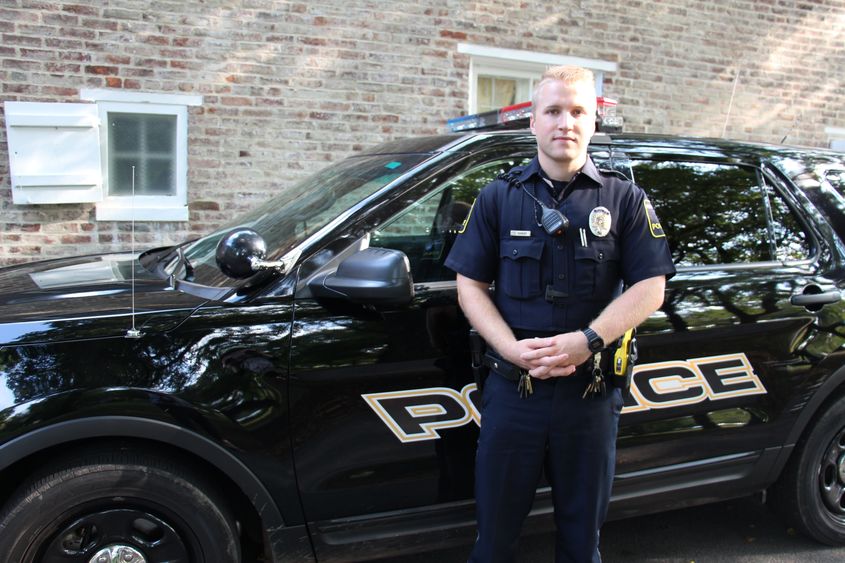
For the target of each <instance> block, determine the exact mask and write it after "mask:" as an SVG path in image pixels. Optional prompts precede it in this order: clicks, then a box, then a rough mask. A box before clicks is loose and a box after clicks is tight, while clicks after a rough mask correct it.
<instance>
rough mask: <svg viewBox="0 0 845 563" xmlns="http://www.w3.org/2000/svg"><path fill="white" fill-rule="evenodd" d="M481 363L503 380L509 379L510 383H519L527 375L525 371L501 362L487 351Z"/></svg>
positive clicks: (496, 356)
mask: <svg viewBox="0 0 845 563" xmlns="http://www.w3.org/2000/svg"><path fill="white" fill-rule="evenodd" d="M481 362H482V363H483V364H484V365H485V366H487V367H488V368H490V369H492V370H493V371H495V372H496V373H498V374H499V375H501V376H502V377H504V378H505V379H510V380H511V381H519V380H520V379H521V378H522V377H524V376H526V375H528V371H527V370H524V369H522V368H521V367H519V366H517V365H514V364H512V363H510V362H509V361H507V360H503V359H502V358H500V357H499V356H498V355H497V354H494V353H493V352H491V351H489V350H488V351H487V353H486V354H484V358H482V360H481Z"/></svg>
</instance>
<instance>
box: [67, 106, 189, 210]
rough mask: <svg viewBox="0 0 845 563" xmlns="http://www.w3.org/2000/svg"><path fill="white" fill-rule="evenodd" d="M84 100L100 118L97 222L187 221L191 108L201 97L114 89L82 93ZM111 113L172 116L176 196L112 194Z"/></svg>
mask: <svg viewBox="0 0 845 563" xmlns="http://www.w3.org/2000/svg"><path fill="white" fill-rule="evenodd" d="M81 97H82V98H83V99H86V100H90V101H94V102H96V103H97V108H98V112H99V116H100V123H101V127H100V162H101V166H102V170H103V199H102V201H100V202H98V203H97V204H96V220H97V221H134V220H139V221H187V220H188V107H190V106H198V105H201V104H202V96H189V95H178V94H149V93H141V92H122V91H114V90H83V91H82V95H81ZM109 113H125V114H146V115H172V116H175V117H176V145H175V147H174V151H175V161H174V167H175V169H174V178H175V188H176V192H175V194H173V195H134V196H133V195H112V194H111V193H110V189H109V184H110V182H111V180H112V175H110V174H109V154H108V150H109V134H110V132H109V127H108V116H109Z"/></svg>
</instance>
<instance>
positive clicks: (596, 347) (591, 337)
mask: <svg viewBox="0 0 845 563" xmlns="http://www.w3.org/2000/svg"><path fill="white" fill-rule="evenodd" d="M581 332H583V333H584V336H586V337H587V348H589V349H590V352H592V353H594V354H595V353H596V352H600V351H601V350H603V349H604V340H602V339H601V336H599V335H598V334H597V333H596V331H594V330H593V329H591V328H590V327H587V328H582V329H581Z"/></svg>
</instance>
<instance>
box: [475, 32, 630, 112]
mask: <svg viewBox="0 0 845 563" xmlns="http://www.w3.org/2000/svg"><path fill="white" fill-rule="evenodd" d="M458 53H462V54H465V55H469V56H470V64H469V74H470V75H469V104H468V105H469V113H470V114H473V113H476V112H477V107H478V106H477V102H476V98H477V96H476V91H475V89H476V84H477V83H478V75H480V74H482V75H485V74H486V75H489V74H492V75H498V76H513V77H515V78H538V77H539V76H540V75H541V74H542V73H543V71H545V70H546V69H547V68H548V67H550V66H555V65H575V66H581V67H584V68H588V69H590V70H592V71H593V74H594V75H595V77H596V93H597V94H598V95H599V96H601V95H602V92H603V82H604V73H605V72H616V70H617V64H616V63H614V62H612V61H603V60H600V59H585V58H581V57H570V56H566V55H555V54H553V53H540V52H537V51H520V50H517V49H502V48H499V47H486V46H484V45H474V44H471V43H458ZM518 101H519V100H518ZM523 101H527V100H523Z"/></svg>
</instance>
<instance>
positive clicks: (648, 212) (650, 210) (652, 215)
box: [643, 198, 666, 238]
mask: <svg viewBox="0 0 845 563" xmlns="http://www.w3.org/2000/svg"><path fill="white" fill-rule="evenodd" d="M643 205H644V206H645V216H646V217H647V218H648V229H649V230H650V231H651V236H653V237H654V238H660V237H665V236H666V233H664V232H663V226H662V225H661V224H660V219H658V218H657V212H655V211H654V206H653V205H652V204H651V201H650V200H649V199H648V198H646V199H645V200H643Z"/></svg>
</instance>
